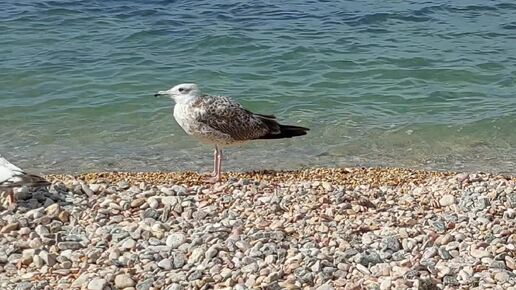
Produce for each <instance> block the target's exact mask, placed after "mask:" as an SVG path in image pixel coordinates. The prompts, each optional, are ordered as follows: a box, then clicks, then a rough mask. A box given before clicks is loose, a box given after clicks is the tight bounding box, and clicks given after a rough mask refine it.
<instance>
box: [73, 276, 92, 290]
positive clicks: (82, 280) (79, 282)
mask: <svg viewBox="0 0 516 290" xmlns="http://www.w3.org/2000/svg"><path fill="white" fill-rule="evenodd" d="M89 275H90V274H89V273H84V274H82V275H81V276H79V277H77V279H75V280H74V281H73V282H72V285H71V287H72V288H82V286H83V285H87V282H88V277H89Z"/></svg>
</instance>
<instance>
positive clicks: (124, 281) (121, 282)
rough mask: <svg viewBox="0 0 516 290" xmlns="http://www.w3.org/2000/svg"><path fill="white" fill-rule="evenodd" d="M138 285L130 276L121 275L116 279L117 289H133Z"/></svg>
mask: <svg viewBox="0 0 516 290" xmlns="http://www.w3.org/2000/svg"><path fill="white" fill-rule="evenodd" d="M135 284H136V283H135V282H134V280H133V279H132V278H131V275H129V274H119V275H116V277H115V287H117V288H120V289H124V288H127V287H133V286H134V285H135Z"/></svg>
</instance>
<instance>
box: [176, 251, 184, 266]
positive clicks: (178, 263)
mask: <svg viewBox="0 0 516 290" xmlns="http://www.w3.org/2000/svg"><path fill="white" fill-rule="evenodd" d="M185 264H186V255H185V254H183V253H182V252H178V253H175V254H174V268H175V269H179V268H182V267H183V266H184V265H185Z"/></svg>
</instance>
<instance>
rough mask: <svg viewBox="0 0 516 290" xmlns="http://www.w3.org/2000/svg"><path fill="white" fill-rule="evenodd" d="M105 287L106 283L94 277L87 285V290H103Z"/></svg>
mask: <svg viewBox="0 0 516 290" xmlns="http://www.w3.org/2000/svg"><path fill="white" fill-rule="evenodd" d="M106 285H107V281H106V280H105V279H102V278H99V277H95V278H93V279H92V280H91V281H90V283H88V290H103V289H104V287H106Z"/></svg>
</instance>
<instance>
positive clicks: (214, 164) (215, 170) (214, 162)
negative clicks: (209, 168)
mask: <svg viewBox="0 0 516 290" xmlns="http://www.w3.org/2000/svg"><path fill="white" fill-rule="evenodd" d="M217 153H218V150H217V147H216V146H215V150H213V172H212V173H211V176H216V175H217V165H218V164H217V162H218V161H217V160H218V159H217V156H218V154H217Z"/></svg>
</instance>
